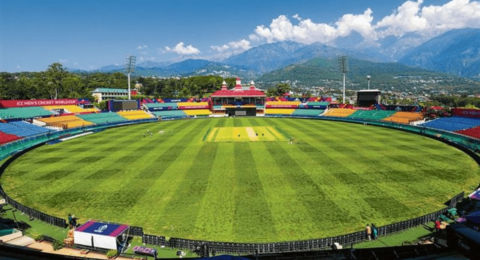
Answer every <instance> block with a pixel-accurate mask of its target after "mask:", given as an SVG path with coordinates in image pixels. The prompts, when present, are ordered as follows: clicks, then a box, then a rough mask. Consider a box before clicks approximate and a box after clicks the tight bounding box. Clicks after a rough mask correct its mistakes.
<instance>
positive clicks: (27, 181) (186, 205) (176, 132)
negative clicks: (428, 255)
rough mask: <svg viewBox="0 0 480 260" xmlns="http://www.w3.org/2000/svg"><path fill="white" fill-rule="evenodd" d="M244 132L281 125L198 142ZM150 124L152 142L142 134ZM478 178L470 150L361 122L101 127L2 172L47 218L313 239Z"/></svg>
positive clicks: (196, 235)
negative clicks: (260, 133) (259, 136)
mask: <svg viewBox="0 0 480 260" xmlns="http://www.w3.org/2000/svg"><path fill="white" fill-rule="evenodd" d="M249 127H252V129H259V127H260V129H262V128H269V127H272V128H273V129H281V130H278V131H277V132H278V133H280V132H282V133H281V134H280V135H283V136H284V137H278V138H277V141H270V142H261V141H249V140H245V141H242V142H232V141H228V140H227V141H221V140H222V139H221V137H220V136H219V135H218V134H217V136H215V137H213V136H212V138H211V139H210V141H206V140H204V139H206V138H210V134H211V133H212V130H213V129H215V128H217V132H219V131H221V130H222V131H225V130H228V131H227V132H229V131H232V132H233V131H234V129H235V128H237V129H239V130H241V131H245V132H246V131H247V130H246V129H247V128H249ZM209 129H210V131H209ZM147 130H149V131H151V132H152V133H153V135H152V137H150V136H148V135H147V137H143V133H145V132H146V131H147ZM284 133H287V134H288V135H291V138H293V139H294V140H295V141H294V142H293V144H290V142H289V141H286V138H285V134H284ZM227 135H229V134H227ZM273 135H274V134H273ZM241 136H243V134H241ZM247 136H248V134H246V135H245V137H247ZM230 138H233V139H235V136H231V137H230ZM237 138H238V134H237ZM289 138H290V137H289ZM284 140H285V141H284ZM479 181H480V178H479V167H478V165H477V164H476V163H475V162H474V161H473V160H472V159H471V158H470V157H468V156H467V155H466V154H464V153H462V152H461V151H459V150H457V149H455V148H452V147H450V146H447V145H445V144H443V143H440V142H437V141H434V140H432V139H429V138H425V137H422V136H418V135H413V134H409V133H405V132H401V131H395V130H390V129H385V128H380V127H374V126H370V125H357V124H348V123H339V122H330V121H324V120H318V121H316V120H305V119H270V118H223V119H196V120H181V121H169V122H159V123H150V124H141V125H133V126H128V127H121V128H115V129H109V130H106V131H103V132H100V133H96V134H93V135H88V136H84V137H80V138H76V139H72V140H69V141H66V142H63V143H59V144H55V145H46V146H43V147H40V148H38V149H35V150H33V151H31V152H28V153H27V154H25V155H23V156H21V157H20V158H18V159H17V160H16V161H15V162H14V163H13V164H12V165H10V166H9V167H8V168H7V169H6V171H5V173H4V175H3V176H2V178H1V179H0V182H1V184H2V186H3V187H4V189H5V191H6V192H7V193H8V194H9V195H10V196H11V197H12V198H14V199H16V200H18V201H19V202H21V203H23V204H25V205H27V206H30V207H33V208H36V209H39V210H41V211H44V212H47V213H49V214H52V215H55V216H59V217H64V218H66V217H67V215H68V213H72V214H75V215H76V216H78V217H80V222H83V221H85V220H86V219H88V218H94V219H102V220H108V221H114V222H122V223H127V224H130V225H136V226H142V227H144V230H145V232H146V233H149V234H157V235H164V236H168V237H182V238H190V239H205V240H216V241H235V242H272V241H287V240H288V241H291V240H300V239H310V238H321V237H328V236H335V235H341V234H345V233H349V232H353V231H358V230H363V228H364V225H365V224H366V223H375V224H376V225H377V226H381V225H385V224H388V223H392V222H397V221H401V220H405V219H409V218H412V217H416V216H420V215H423V214H426V213H429V212H432V211H435V210H438V209H440V208H442V207H443V203H444V202H445V201H447V200H448V199H449V198H450V197H452V196H453V195H455V194H457V193H459V192H460V191H462V190H466V191H468V190H470V188H472V187H474V186H476V185H477V184H478V182H479Z"/></svg>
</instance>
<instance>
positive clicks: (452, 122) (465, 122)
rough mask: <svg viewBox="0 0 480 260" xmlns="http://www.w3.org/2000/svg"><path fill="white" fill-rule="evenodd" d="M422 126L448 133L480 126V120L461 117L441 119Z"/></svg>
mask: <svg viewBox="0 0 480 260" xmlns="http://www.w3.org/2000/svg"><path fill="white" fill-rule="evenodd" d="M422 125H423V126H426V127H430V128H435V129H440V130H446V131H460V130H465V129H469V128H473V127H477V126H480V118H479V119H477V118H468V117H460V116H452V117H442V118H439V119H435V120H432V121H428V122H426V123H425V124H422Z"/></svg>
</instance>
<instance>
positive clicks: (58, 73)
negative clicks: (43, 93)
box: [45, 62, 68, 99]
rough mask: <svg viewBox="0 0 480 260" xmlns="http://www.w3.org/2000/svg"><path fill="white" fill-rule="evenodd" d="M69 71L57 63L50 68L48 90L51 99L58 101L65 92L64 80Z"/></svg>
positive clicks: (47, 74) (48, 71) (47, 73)
mask: <svg viewBox="0 0 480 260" xmlns="http://www.w3.org/2000/svg"><path fill="white" fill-rule="evenodd" d="M67 73H68V72H67V70H66V69H65V68H64V67H63V65H62V64H61V63H58V62H55V63H52V65H50V66H48V69H47V72H46V74H45V75H46V77H47V86H46V87H47V90H48V93H49V94H50V98H51V99H57V98H59V96H60V95H61V94H62V91H63V87H64V86H63V80H64V79H65V77H66V75H67Z"/></svg>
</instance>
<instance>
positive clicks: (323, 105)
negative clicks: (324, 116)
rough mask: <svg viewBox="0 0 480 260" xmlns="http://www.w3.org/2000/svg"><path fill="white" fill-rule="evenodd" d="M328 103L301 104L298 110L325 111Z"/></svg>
mask: <svg viewBox="0 0 480 260" xmlns="http://www.w3.org/2000/svg"><path fill="white" fill-rule="evenodd" d="M329 104H330V103H329V102H307V103H306V104H302V105H300V106H299V107H300V108H306V109H327V107H328V105H329Z"/></svg>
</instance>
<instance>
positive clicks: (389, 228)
mask: <svg viewBox="0 0 480 260" xmlns="http://www.w3.org/2000/svg"><path fill="white" fill-rule="evenodd" d="M457 196H458V195H457ZM457 196H456V197H457ZM454 198H455V197H454ZM452 199H453V198H452ZM447 209H448V208H443V209H441V210H439V211H436V212H433V213H430V214H426V215H424V216H421V217H417V218H414V219H410V220H406V221H402V222H398V223H394V224H390V225H386V226H382V227H378V228H377V229H378V236H386V235H390V234H393V233H397V232H401V231H404V230H407V229H410V228H413V227H417V226H420V225H424V224H427V223H428V222H430V221H433V220H435V219H436V218H438V216H440V215H441V214H443V213H445V212H446V211H447ZM365 240H367V237H366V234H365V231H359V232H355V233H351V234H347V235H342V236H337V237H328V238H320V239H311V240H304V241H292V242H281V243H227V242H212V241H202V240H189V239H181V238H173V237H172V238H170V239H168V240H167V238H166V237H164V236H155V235H148V234H144V235H143V236H142V243H145V244H149V245H154V246H165V247H171V248H178V249H182V250H190V251H195V250H197V249H198V248H199V247H203V246H205V245H206V246H207V248H208V250H209V251H210V252H212V251H215V252H217V253H229V254H268V253H286V252H301V251H311V250H320V249H325V248H330V247H331V246H332V245H333V243H335V242H338V243H339V244H341V245H352V244H356V243H359V242H363V241H365Z"/></svg>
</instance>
